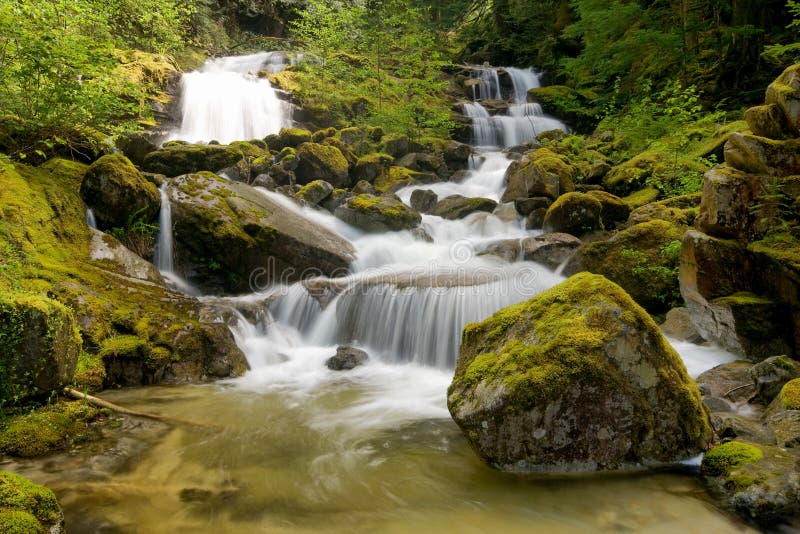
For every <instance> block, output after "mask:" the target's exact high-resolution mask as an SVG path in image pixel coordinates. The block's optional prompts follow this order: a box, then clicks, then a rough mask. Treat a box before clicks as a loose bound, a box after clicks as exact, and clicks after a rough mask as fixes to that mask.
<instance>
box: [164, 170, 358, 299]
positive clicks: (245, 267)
mask: <svg viewBox="0 0 800 534" xmlns="http://www.w3.org/2000/svg"><path fill="white" fill-rule="evenodd" d="M170 198H171V201H172V218H173V221H174V237H175V246H176V254H175V257H176V268H177V269H178V271H179V272H182V273H186V274H187V275H188V278H189V281H190V282H192V283H194V284H196V285H199V286H202V287H204V288H206V289H207V290H210V291H212V292H213V291H219V290H224V291H247V290H249V289H250V286H251V284H253V283H267V282H268V281H269V280H275V279H276V277H279V276H282V277H284V278H286V279H288V280H298V279H301V278H304V277H307V276H311V275H314V273H316V275H319V274H324V275H326V276H332V275H333V276H335V275H337V274H340V273H345V272H348V267H349V264H350V261H351V260H352V254H353V250H352V247H351V246H350V244H349V243H348V242H347V241H345V240H344V239H342V238H341V237H339V236H338V235H337V234H334V233H333V232H331V231H330V230H327V229H326V228H323V227H321V226H319V225H318V224H316V223H314V222H312V221H310V220H308V219H305V218H303V217H301V216H300V215H298V214H297V213H295V212H294V211H293V210H291V209H288V208H287V207H284V206H283V205H282V204H281V203H279V202H277V201H276V200H273V199H272V198H269V197H267V196H266V195H265V194H263V193H262V192H260V191H258V190H256V189H253V188H251V187H249V186H246V185H244V184H240V183H237V182H228V181H226V180H223V179H221V178H219V177H216V176H214V175H204V174H190V175H186V176H181V177H179V178H176V179H175V180H174V181H173V183H172V186H171V187H170ZM212 261H213V262H214V263H213V264H212V265H210V262H212ZM253 277H256V278H258V280H255V279H253Z"/></svg>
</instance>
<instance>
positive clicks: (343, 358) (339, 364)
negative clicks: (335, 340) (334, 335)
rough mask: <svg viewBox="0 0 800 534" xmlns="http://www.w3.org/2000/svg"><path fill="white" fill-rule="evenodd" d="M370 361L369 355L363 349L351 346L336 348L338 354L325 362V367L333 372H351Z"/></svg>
mask: <svg viewBox="0 0 800 534" xmlns="http://www.w3.org/2000/svg"><path fill="white" fill-rule="evenodd" d="M367 361H369V355H368V354H367V353H366V352H364V351H363V350H361V349H357V348H355V347H349V346H341V347H337V348H336V354H335V355H333V356H331V357H330V358H328V359H327V360H325V367H327V368H328V369H330V370H331V371H349V370H350V369H355V368H356V367H358V366H359V365H364V364H365V363H367Z"/></svg>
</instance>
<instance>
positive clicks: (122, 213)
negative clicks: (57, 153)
mask: <svg viewBox="0 0 800 534" xmlns="http://www.w3.org/2000/svg"><path fill="white" fill-rule="evenodd" d="M81 197H82V198H83V200H84V202H86V204H87V205H88V206H89V207H90V208H92V210H93V211H94V215H95V219H96V220H97V225H98V226H99V227H100V228H101V229H105V230H110V229H111V228H125V227H127V226H128V225H129V224H131V223H132V222H134V221H133V219H138V220H141V221H144V222H150V221H152V220H154V219H155V218H156V216H157V215H158V210H159V208H160V207H161V197H160V196H159V194H158V188H156V186H154V185H153V184H151V183H150V182H148V181H147V179H145V177H144V176H143V175H142V173H141V172H139V170H138V169H137V168H136V167H134V166H133V164H132V163H131V162H130V160H128V158H126V157H125V156H122V155H119V154H110V155H108V156H103V157H102V158H100V159H99V160H97V161H96V162H94V163H93V164H92V165H90V166H89V168H88V169H87V170H86V174H85V175H84V177H83V182H82V183H81Z"/></svg>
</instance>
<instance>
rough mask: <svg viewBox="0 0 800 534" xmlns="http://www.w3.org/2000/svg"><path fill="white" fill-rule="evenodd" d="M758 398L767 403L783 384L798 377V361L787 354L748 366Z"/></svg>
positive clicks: (799, 372)
mask: <svg viewBox="0 0 800 534" xmlns="http://www.w3.org/2000/svg"><path fill="white" fill-rule="evenodd" d="M750 377H751V378H752V379H753V382H754V383H755V388H756V394H757V395H758V399H759V400H760V401H761V402H762V403H763V404H764V405H767V404H769V403H770V402H772V400H773V399H774V398H775V397H777V396H778V394H779V393H780V392H781V389H783V386H784V385H785V384H786V383H787V382H789V381H790V380H794V379H795V378H798V377H800V363H798V362H796V361H795V360H792V359H791V358H789V357H787V356H773V357H772V358H767V359H766V360H764V361H763V362H759V363H757V364H755V365H754V366H753V367H751V368H750Z"/></svg>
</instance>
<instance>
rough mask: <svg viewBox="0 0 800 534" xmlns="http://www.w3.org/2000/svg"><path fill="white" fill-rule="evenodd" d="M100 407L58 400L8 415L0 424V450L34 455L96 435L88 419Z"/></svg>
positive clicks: (19, 455)
mask: <svg viewBox="0 0 800 534" xmlns="http://www.w3.org/2000/svg"><path fill="white" fill-rule="evenodd" d="M99 417H100V411H99V410H97V409H96V408H93V407H91V406H90V405H88V404H86V403H85V402H58V403H55V404H51V405H47V406H45V407H42V408H38V409H36V410H33V411H31V412H29V413H26V414H22V415H17V416H14V417H10V418H9V419H7V420H6V421H4V422H3V424H2V425H1V426H0V452H2V453H3V454H7V455H9V456H14V457H17V458H36V457H39V456H45V455H47V454H50V453H53V452H56V451H63V450H67V449H69V447H71V446H73V445H81V444H84V443H87V442H90V441H95V440H97V439H99V438H100V434H99V432H97V431H96V430H95V429H94V428H93V427H92V423H93V422H95V421H96V420H97V419H98V418H99Z"/></svg>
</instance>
